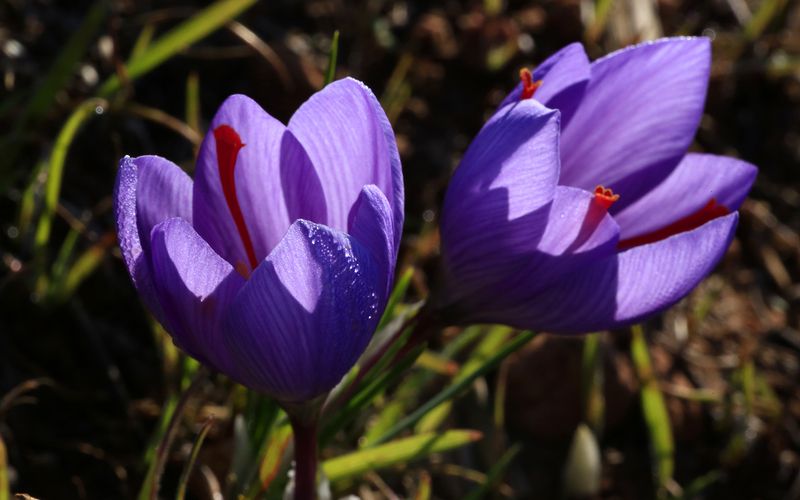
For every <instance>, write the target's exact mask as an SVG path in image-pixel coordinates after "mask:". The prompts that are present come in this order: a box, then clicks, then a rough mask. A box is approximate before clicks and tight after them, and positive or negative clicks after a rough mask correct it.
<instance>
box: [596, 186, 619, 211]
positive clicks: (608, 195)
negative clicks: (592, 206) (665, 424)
mask: <svg viewBox="0 0 800 500" xmlns="http://www.w3.org/2000/svg"><path fill="white" fill-rule="evenodd" d="M594 199H595V201H596V202H597V203H599V204H601V205H603V207H605V209H606V210H608V209H609V208H611V205H612V204H614V202H615V201H617V200H618V199H619V195H618V194H614V192H613V191H611V190H610V189H606V188H604V187H603V186H597V187H596V188H594Z"/></svg>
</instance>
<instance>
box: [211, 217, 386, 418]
mask: <svg viewBox="0 0 800 500" xmlns="http://www.w3.org/2000/svg"><path fill="white" fill-rule="evenodd" d="M378 273H379V271H378V269H377V267H376V265H375V263H374V262H373V260H372V257H371V256H370V253H369V251H368V250H367V249H366V248H364V247H363V246H362V245H361V244H360V243H359V242H358V241H356V240H355V239H354V238H352V237H350V236H348V235H346V234H344V233H342V232H339V231H336V230H333V229H330V228H328V227H325V226H321V225H317V224H313V223H311V222H307V221H303V220H299V221H297V222H295V223H294V224H292V226H291V227H290V228H289V231H288V232H287V233H286V236H285V237H284V239H283V240H282V241H281V242H280V243H279V244H278V245H277V246H276V247H275V249H274V250H273V252H272V253H271V254H270V255H269V257H267V259H266V260H265V261H264V262H262V263H261V265H259V266H258V268H257V269H256V270H255V272H254V273H253V275H252V276H251V277H250V279H249V280H248V281H247V283H246V284H245V286H244V288H243V289H242V291H241V292H240V293H239V295H237V297H236V298H235V299H234V301H233V302H232V303H231V305H230V307H229V310H228V313H227V314H226V316H225V321H224V325H223V327H224V331H225V343H226V345H227V346H228V349H229V350H230V352H231V354H232V355H233V356H234V358H235V359H236V360H237V362H238V364H239V368H240V370H241V373H242V377H243V380H244V381H245V385H247V386H249V387H251V388H253V389H255V390H257V391H259V392H262V393H265V394H268V395H270V396H272V397H275V398H276V399H279V400H282V401H289V402H301V401H308V400H310V399H313V398H315V397H317V396H319V395H322V394H324V393H325V392H327V391H329V390H330V389H332V388H333V387H334V386H335V385H336V384H337V383H338V382H339V381H340V380H341V378H342V376H344V374H345V373H347V371H348V370H349V369H350V368H351V367H352V366H353V364H355V362H356V360H357V359H358V357H359V356H360V355H361V353H362V352H363V351H364V349H365V348H366V346H367V344H368V343H369V340H370V338H371V337H372V335H373V333H374V332H375V328H376V327H377V324H378V321H379V320H380V316H381V313H382V311H381V310H380V309H379V307H378V304H379V295H381V294H383V290H379V288H378V282H379V277H378Z"/></svg>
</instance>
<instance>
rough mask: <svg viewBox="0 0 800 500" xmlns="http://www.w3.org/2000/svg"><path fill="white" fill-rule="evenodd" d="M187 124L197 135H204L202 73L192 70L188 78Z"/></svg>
mask: <svg viewBox="0 0 800 500" xmlns="http://www.w3.org/2000/svg"><path fill="white" fill-rule="evenodd" d="M186 124H187V125H189V127H190V128H191V129H192V130H194V131H195V132H196V133H197V135H200V136H202V134H203V131H202V130H200V75H198V74H197V71H192V72H191V73H189V76H188V77H187V78H186Z"/></svg>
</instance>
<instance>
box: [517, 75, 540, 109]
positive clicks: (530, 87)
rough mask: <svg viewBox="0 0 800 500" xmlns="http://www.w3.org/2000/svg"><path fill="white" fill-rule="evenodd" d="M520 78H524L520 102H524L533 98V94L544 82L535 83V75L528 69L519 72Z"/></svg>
mask: <svg viewBox="0 0 800 500" xmlns="http://www.w3.org/2000/svg"><path fill="white" fill-rule="evenodd" d="M519 77H520V78H522V96H521V97H520V98H519V100H520V101H524V100H525V99H530V98H531V97H533V93H534V92H536V89H538V88H539V85H541V84H542V81H541V80H539V81H536V82H534V81H533V75H532V74H531V72H530V71H529V70H528V69H527V68H522V69H521V70H519Z"/></svg>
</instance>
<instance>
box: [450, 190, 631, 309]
mask: <svg viewBox="0 0 800 500" xmlns="http://www.w3.org/2000/svg"><path fill="white" fill-rule="evenodd" d="M547 217H548V220H547V226H546V229H545V230H544V233H543V234H542V236H541V238H540V239H539V240H538V242H537V245H536V249H535V250H534V251H532V252H529V253H526V254H524V255H520V256H519V257H518V258H516V259H508V258H506V257H502V256H503V255H505V254H506V253H507V252H506V251H502V250H501V251H500V252H498V253H497V254H495V255H492V256H489V257H488V259H487V263H489V264H488V265H489V266H490V267H491V268H493V269H499V268H501V267H503V266H506V267H507V269H508V271H509V272H507V273H497V272H495V276H505V277H504V278H503V279H502V280H500V281H496V282H495V283H494V284H493V285H491V286H487V287H485V288H483V289H481V290H479V291H476V292H474V294H473V296H472V297H469V298H467V299H466V300H465V303H463V304H462V305H461V308H462V309H464V310H462V311H459V312H460V314H465V315H466V316H467V317H470V316H471V314H473V313H476V314H480V318H479V321H485V320H486V319H487V318H491V321H493V322H501V323H503V322H505V321H506V320H504V318H505V316H506V315H507V313H506V311H508V310H510V311H511V314H512V315H513V314H514V313H515V310H516V309H517V308H523V309H524V308H528V307H530V303H531V301H532V300H533V298H535V297H536V296H537V295H538V294H539V293H541V292H542V291H544V290H546V289H547V288H548V287H550V286H552V285H553V283H557V282H558V281H559V280H560V279H562V278H563V277H564V276H568V275H569V274H571V273H572V272H574V271H575V269H579V268H581V267H583V266H586V265H588V264H590V263H593V262H596V261H599V260H601V259H605V258H607V257H608V256H610V255H613V254H614V253H615V252H616V247H617V242H618V241H619V226H617V223H616V222H615V221H614V219H613V218H612V217H611V216H610V215H609V214H608V213H607V211H606V208H605V207H604V206H603V205H601V204H600V203H598V202H597V200H596V197H595V195H594V193H589V192H587V191H584V190H582V189H577V188H571V187H565V186H559V187H558V188H557V190H556V195H555V197H554V199H553V202H552V204H551V205H550V206H549V210H548V212H547ZM494 259H500V260H499V262H497V263H493V262H492V261H493V260H494Z"/></svg>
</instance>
